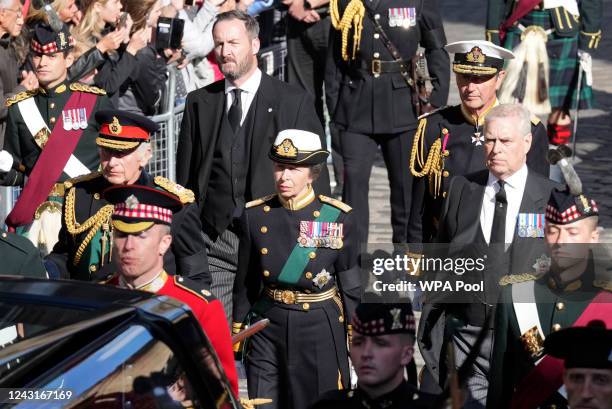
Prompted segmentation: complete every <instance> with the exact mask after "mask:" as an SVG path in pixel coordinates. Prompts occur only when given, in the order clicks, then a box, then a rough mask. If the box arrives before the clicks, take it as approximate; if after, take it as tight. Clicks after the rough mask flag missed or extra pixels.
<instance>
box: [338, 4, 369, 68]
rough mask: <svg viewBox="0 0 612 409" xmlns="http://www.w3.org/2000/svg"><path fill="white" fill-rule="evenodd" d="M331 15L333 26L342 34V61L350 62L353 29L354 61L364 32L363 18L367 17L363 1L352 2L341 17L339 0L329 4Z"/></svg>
mask: <svg viewBox="0 0 612 409" xmlns="http://www.w3.org/2000/svg"><path fill="white" fill-rule="evenodd" d="M329 13H330V16H331V21H332V25H333V26H334V28H335V29H336V30H338V31H341V32H342V59H343V60H344V61H348V60H349V55H348V50H347V48H348V35H349V32H350V31H351V28H353V30H354V31H353V54H352V56H351V59H352V60H354V59H355V56H356V55H357V51H358V50H359V43H360V42H361V31H362V30H363V17H364V16H365V7H364V5H363V3H362V2H361V0H351V1H350V3H349V4H348V6H346V9H345V10H344V14H343V15H342V17H340V11H339V9H338V0H331V1H330V2H329Z"/></svg>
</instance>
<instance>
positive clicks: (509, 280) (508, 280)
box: [499, 273, 538, 286]
mask: <svg viewBox="0 0 612 409" xmlns="http://www.w3.org/2000/svg"><path fill="white" fill-rule="evenodd" d="M537 279H538V276H536V275H534V274H530V273H523V274H508V275H505V276H503V277H502V278H500V279H499V285H501V286H505V285H509V284H518V283H523V282H525V281H533V280H537Z"/></svg>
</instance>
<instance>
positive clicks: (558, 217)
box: [546, 189, 599, 224]
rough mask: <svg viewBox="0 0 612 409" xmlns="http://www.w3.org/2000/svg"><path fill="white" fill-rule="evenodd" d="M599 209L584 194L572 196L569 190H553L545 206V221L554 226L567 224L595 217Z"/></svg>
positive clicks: (593, 201)
mask: <svg viewBox="0 0 612 409" xmlns="http://www.w3.org/2000/svg"><path fill="white" fill-rule="evenodd" d="M598 214H599V209H598V208H597V203H596V202H595V200H593V199H589V198H587V197H586V196H585V195H584V194H580V195H578V196H574V195H572V194H571V193H570V191H569V189H565V190H559V189H553V191H552V192H551V194H550V198H549V199H548V205H547V206H546V221H547V222H549V223H554V224H569V223H574V222H575V221H578V220H582V219H584V218H586V217H591V216H597V215H598Z"/></svg>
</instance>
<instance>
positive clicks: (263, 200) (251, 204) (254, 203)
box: [245, 194, 276, 209]
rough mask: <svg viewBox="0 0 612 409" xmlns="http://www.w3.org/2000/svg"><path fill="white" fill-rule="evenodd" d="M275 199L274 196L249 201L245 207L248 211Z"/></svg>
mask: <svg viewBox="0 0 612 409" xmlns="http://www.w3.org/2000/svg"><path fill="white" fill-rule="evenodd" d="M275 197H276V194H274V195H268V196H264V197H260V198H259V199H255V200H251V201H250V202H248V203H247V204H246V205H245V207H246V208H247V209H249V208H251V207H255V206H259V205H262V204H264V203H266V202H267V201H268V200H272V199H274V198H275Z"/></svg>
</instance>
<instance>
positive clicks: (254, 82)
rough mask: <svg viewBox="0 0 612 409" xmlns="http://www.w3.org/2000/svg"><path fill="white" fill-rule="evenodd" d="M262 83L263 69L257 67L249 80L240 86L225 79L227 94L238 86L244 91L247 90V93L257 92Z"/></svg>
mask: <svg viewBox="0 0 612 409" xmlns="http://www.w3.org/2000/svg"><path fill="white" fill-rule="evenodd" d="M260 83H261V70H260V69H259V68H257V69H256V70H255V72H254V73H253V74H251V76H250V77H249V79H248V80H246V81H245V82H244V84H242V85H241V86H240V87H236V86H235V85H232V83H231V82H229V81H228V80H227V79H226V80H225V94H226V95H227V94H229V93H230V92H232V91H233V90H234V89H236V88H240V89H241V90H242V92H246V93H247V94H255V93H256V92H257V89H258V88H259V84H260Z"/></svg>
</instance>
